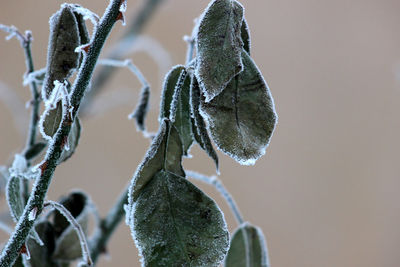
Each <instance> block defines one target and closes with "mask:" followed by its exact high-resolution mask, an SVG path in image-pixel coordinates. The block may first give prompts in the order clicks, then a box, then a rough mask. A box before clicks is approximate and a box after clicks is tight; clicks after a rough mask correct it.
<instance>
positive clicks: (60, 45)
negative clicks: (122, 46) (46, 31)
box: [42, 5, 81, 100]
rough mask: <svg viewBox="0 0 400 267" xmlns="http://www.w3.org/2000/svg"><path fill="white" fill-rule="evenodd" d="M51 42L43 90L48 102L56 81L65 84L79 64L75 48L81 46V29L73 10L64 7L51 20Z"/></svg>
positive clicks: (44, 97) (67, 6)
mask: <svg viewBox="0 0 400 267" xmlns="http://www.w3.org/2000/svg"><path fill="white" fill-rule="evenodd" d="M49 23H50V40H49V48H48V51H47V71H46V75H45V81H44V85H43V90H42V97H43V99H45V100H47V99H48V98H49V97H50V95H51V92H52V90H53V88H54V81H56V80H57V81H60V82H63V81H64V80H65V79H67V78H68V77H70V76H71V75H72V73H73V71H74V70H75V69H76V68H77V67H78V64H79V57H80V55H79V53H75V48H76V47H78V46H79V45H80V44H81V41H80V36H79V27H78V22H77V20H76V17H75V15H74V13H73V10H72V8H71V7H70V6H69V5H62V7H61V9H60V10H59V11H57V12H56V13H55V14H54V15H53V16H51V18H50V22H49Z"/></svg>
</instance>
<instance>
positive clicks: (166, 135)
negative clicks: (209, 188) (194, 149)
mask: <svg viewBox="0 0 400 267" xmlns="http://www.w3.org/2000/svg"><path fill="white" fill-rule="evenodd" d="M182 154H183V151H182V142H181V141H180V138H179V134H178V132H177V130H176V129H175V127H172V126H171V124H170V122H169V121H168V120H163V121H162V123H161V126H160V130H159V131H158V133H157V135H156V136H155V137H154V138H153V142H152V144H151V146H150V148H149V150H148V151H147V154H146V156H145V158H144V160H143V162H142V163H141V164H140V165H139V167H138V168H137V170H136V172H135V174H134V176H133V178H132V182H131V185H130V188H129V205H130V206H132V205H133V203H134V202H135V201H136V198H137V197H138V195H139V192H140V191H141V190H142V188H143V187H144V186H145V185H146V184H147V183H148V182H149V181H150V180H151V179H152V178H153V176H154V175H155V174H156V173H157V172H158V171H160V170H168V171H171V172H173V173H176V174H177V175H181V176H185V172H184V171H183V168H182V164H181V161H182Z"/></svg>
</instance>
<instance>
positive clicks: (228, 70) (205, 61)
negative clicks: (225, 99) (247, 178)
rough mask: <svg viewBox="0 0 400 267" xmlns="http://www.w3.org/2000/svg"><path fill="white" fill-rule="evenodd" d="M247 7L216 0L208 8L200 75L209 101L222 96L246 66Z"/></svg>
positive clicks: (200, 47)
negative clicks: (243, 54) (244, 29)
mask: <svg viewBox="0 0 400 267" xmlns="http://www.w3.org/2000/svg"><path fill="white" fill-rule="evenodd" d="M242 21H243V7H242V5H241V4H239V3H238V2H237V1H235V0H214V1H213V2H211V3H210V5H209V6H208V7H207V9H206V10H205V12H204V14H203V16H202V18H201V20H200V23H199V28H198V33H197V37H196V40H197V42H196V48H197V59H198V60H197V61H198V62H197V66H196V70H195V74H196V77H197V79H198V81H199V84H200V87H201V89H202V91H203V93H204V95H205V97H206V102H208V101H210V100H211V99H213V98H214V97H215V96H217V95H219V94H220V93H221V92H222V91H223V90H224V88H225V87H226V85H227V84H228V83H229V82H230V81H231V79H232V78H233V77H235V76H236V74H238V73H240V72H241V71H242V69H243V66H242V59H241V51H242V47H243V42H242V38H241V32H240V29H241V26H242Z"/></svg>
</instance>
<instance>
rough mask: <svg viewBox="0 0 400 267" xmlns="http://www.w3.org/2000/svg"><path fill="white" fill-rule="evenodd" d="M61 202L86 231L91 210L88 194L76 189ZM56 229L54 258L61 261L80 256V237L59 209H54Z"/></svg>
mask: <svg viewBox="0 0 400 267" xmlns="http://www.w3.org/2000/svg"><path fill="white" fill-rule="evenodd" d="M60 203H61V204H62V205H63V206H64V207H65V208H66V209H67V210H68V211H69V212H70V213H71V214H72V216H74V218H75V219H76V221H77V222H78V223H79V224H80V225H81V227H82V230H83V231H84V232H85V233H86V232H87V228H88V220H89V212H90V204H89V199H88V196H87V195H86V194H85V193H83V192H80V191H76V192H72V193H70V194H69V195H68V196H67V197H66V198H64V199H62V200H61V201H60ZM54 230H55V235H56V240H57V241H56V247H55V250H54V255H53V258H54V259H57V260H61V261H70V260H75V259H78V258H80V257H81V256H82V250H81V245H80V241H79V237H78V235H77V234H76V231H75V229H74V228H73V226H72V225H70V224H69V222H68V221H67V219H65V217H64V215H62V214H60V213H59V212H58V211H54Z"/></svg>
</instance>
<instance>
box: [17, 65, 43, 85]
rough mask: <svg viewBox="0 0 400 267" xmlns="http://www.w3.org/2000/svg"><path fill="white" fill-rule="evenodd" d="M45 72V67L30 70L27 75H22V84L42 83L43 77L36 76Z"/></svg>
mask: <svg viewBox="0 0 400 267" xmlns="http://www.w3.org/2000/svg"><path fill="white" fill-rule="evenodd" d="M45 74H46V68H43V69H39V70H36V71H32V72H30V73H29V74H28V75H24V80H23V81H22V85H23V86H27V85H29V84H30V83H33V82H34V83H37V84H38V85H40V84H43V79H39V78H38V77H40V76H43V78H44V75H45Z"/></svg>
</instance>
